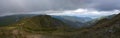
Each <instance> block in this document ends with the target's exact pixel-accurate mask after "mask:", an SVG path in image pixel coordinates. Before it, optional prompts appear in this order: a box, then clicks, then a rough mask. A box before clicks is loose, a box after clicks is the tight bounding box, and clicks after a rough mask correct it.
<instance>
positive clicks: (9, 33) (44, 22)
mask: <svg viewBox="0 0 120 38" xmlns="http://www.w3.org/2000/svg"><path fill="white" fill-rule="evenodd" d="M0 38H120V14H118V15H115V16H113V17H111V19H108V18H103V19H100V20H99V21H97V23H96V24H94V25H92V26H91V27H84V28H77V29H76V28H72V27H71V26H69V25H68V24H66V23H64V22H63V21H61V20H59V19H57V18H53V17H51V16H49V15H38V16H33V17H30V18H23V19H21V20H19V21H18V22H16V23H14V24H12V25H8V26H3V27H0Z"/></svg>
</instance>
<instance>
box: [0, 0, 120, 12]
mask: <svg viewBox="0 0 120 38" xmlns="http://www.w3.org/2000/svg"><path fill="white" fill-rule="evenodd" d="M119 3H120V0H0V13H1V14H2V13H5V12H7V13H9V12H36V11H46V10H74V9H79V8H87V9H89V8H92V9H97V10H102V11H109V10H115V9H118V10H119V9H120V5H119Z"/></svg>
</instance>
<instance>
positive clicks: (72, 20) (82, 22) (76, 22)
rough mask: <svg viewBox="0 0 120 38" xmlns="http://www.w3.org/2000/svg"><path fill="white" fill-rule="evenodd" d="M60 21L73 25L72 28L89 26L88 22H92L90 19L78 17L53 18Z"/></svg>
mask: <svg viewBox="0 0 120 38" xmlns="http://www.w3.org/2000/svg"><path fill="white" fill-rule="evenodd" d="M52 17H54V18H57V19H59V20H62V21H63V22H64V23H66V24H68V25H71V26H72V27H78V28H79V27H83V26H86V25H87V22H89V21H91V20H92V18H90V17H76V16H52Z"/></svg>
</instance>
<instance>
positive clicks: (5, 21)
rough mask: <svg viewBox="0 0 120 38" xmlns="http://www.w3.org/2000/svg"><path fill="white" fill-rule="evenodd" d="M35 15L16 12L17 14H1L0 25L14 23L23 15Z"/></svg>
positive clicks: (23, 16)
mask: <svg viewBox="0 0 120 38" xmlns="http://www.w3.org/2000/svg"><path fill="white" fill-rule="evenodd" d="M32 16H36V15H34V14H18V15H8V16H1V17H0V26H5V25H9V24H13V23H16V22H17V21H19V20H20V19H23V18H25V17H32Z"/></svg>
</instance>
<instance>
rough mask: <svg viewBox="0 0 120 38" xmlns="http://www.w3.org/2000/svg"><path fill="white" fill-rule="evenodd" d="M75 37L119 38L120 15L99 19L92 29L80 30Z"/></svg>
mask: <svg viewBox="0 0 120 38" xmlns="http://www.w3.org/2000/svg"><path fill="white" fill-rule="evenodd" d="M74 35H75V36H76V34H74ZM77 35H78V36H76V37H77V38H120V14H118V15H115V16H114V17H112V18H111V19H107V18H104V19H101V20H99V21H98V22H97V24H95V25H93V26H92V27H88V28H84V29H82V30H80V32H77Z"/></svg>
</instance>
